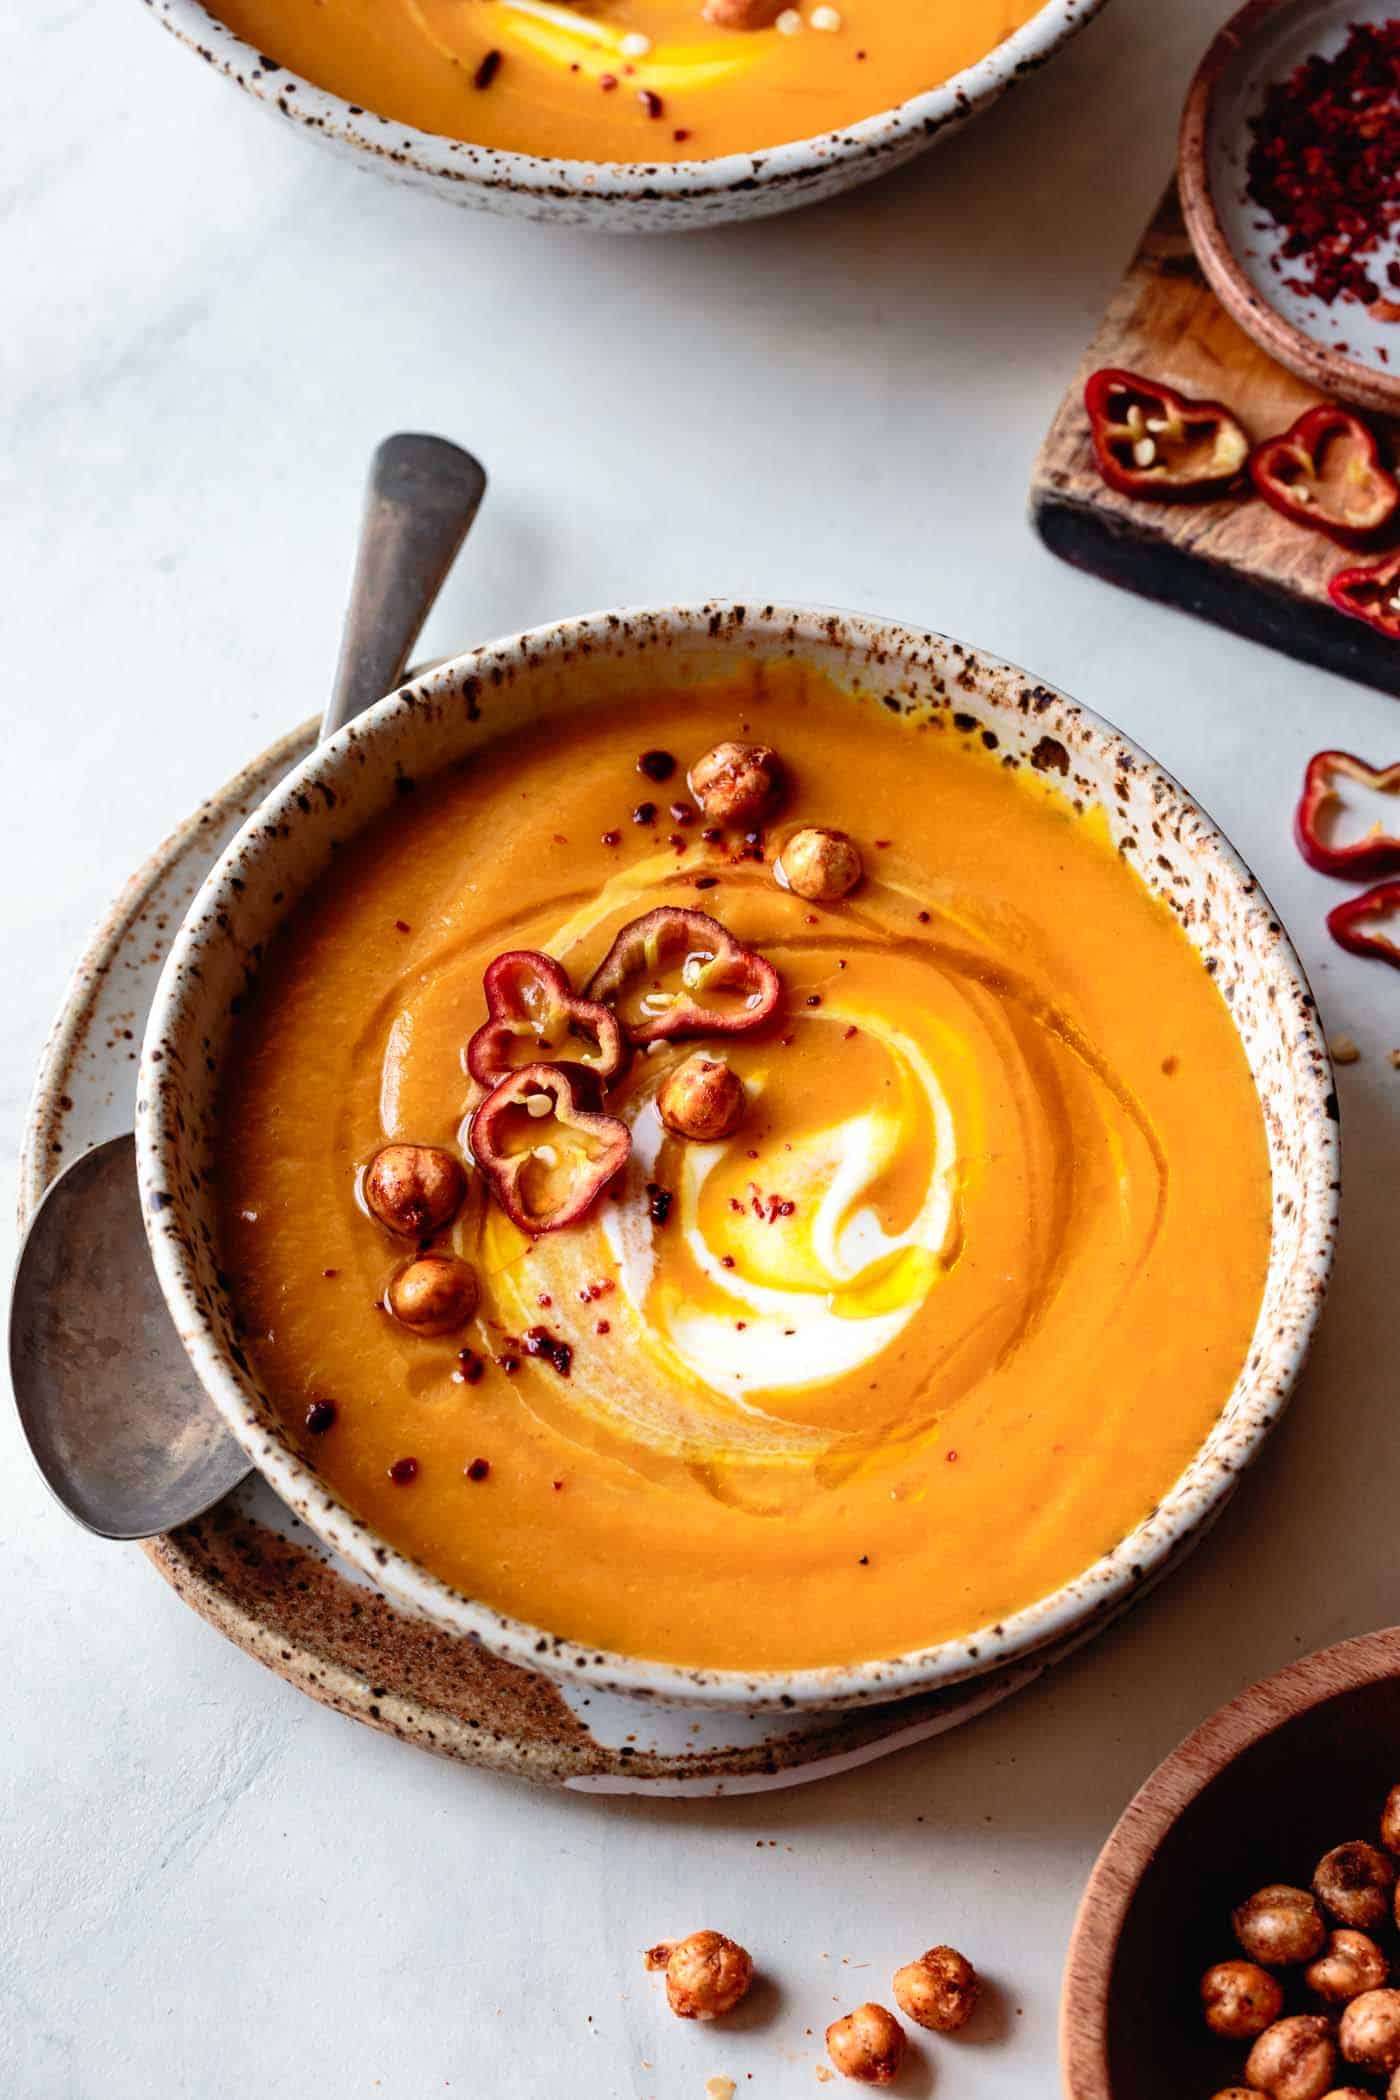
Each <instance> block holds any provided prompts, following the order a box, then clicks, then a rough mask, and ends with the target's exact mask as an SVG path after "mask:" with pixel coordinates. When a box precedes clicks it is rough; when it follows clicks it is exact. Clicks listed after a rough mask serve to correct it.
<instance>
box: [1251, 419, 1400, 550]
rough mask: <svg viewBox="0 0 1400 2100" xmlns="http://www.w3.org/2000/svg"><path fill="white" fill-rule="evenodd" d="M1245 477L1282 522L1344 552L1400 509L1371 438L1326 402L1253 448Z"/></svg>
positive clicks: (1399, 487) (1395, 485) (1394, 484)
mask: <svg viewBox="0 0 1400 2100" xmlns="http://www.w3.org/2000/svg"><path fill="white" fill-rule="evenodd" d="M1249 478H1250V480H1251V481H1252V482H1253V483H1254V486H1255V488H1256V489H1257V490H1258V491H1259V494H1260V495H1261V496H1262V497H1263V498H1264V501H1265V502H1266V503H1269V504H1272V506H1273V508H1274V509H1275V510H1276V511H1278V512H1279V513H1280V514H1281V515H1282V516H1283V517H1285V518H1292V519H1293V521H1294V523H1295V524H1298V525H1311V526H1312V527H1313V528H1314V529H1315V530H1316V531H1318V532H1325V533H1326V534H1327V535H1328V536H1329V538H1331V539H1334V540H1340V541H1341V543H1342V545H1343V546H1344V547H1349V546H1356V545H1357V544H1359V543H1360V542H1361V541H1363V540H1368V539H1373V538H1374V537H1375V535H1376V534H1377V533H1378V532H1381V531H1383V530H1384V528H1385V527H1386V526H1387V525H1388V524H1389V523H1390V521H1391V519H1392V518H1393V517H1394V516H1395V513H1396V511H1397V510H1400V481H1397V480H1396V479H1395V476H1394V475H1393V474H1392V473H1391V471H1390V469H1389V468H1388V467H1386V466H1385V465H1383V464H1382V461H1381V455H1380V448H1379V446H1378V445H1377V443H1376V439H1375V434H1374V432H1373V431H1372V430H1371V429H1370V428H1369V427H1368V426H1367V425H1366V424H1365V423H1363V422H1362V420H1361V418H1360V416H1354V415H1353V414H1352V413H1351V411H1350V409H1346V408H1338V407H1337V406H1336V404H1335V403H1334V402H1331V401H1320V402H1319V403H1318V405H1317V407H1316V408H1310V409H1308V410H1307V411H1306V413H1305V414H1303V415H1301V416H1299V418H1298V420H1297V422H1296V423H1294V424H1293V425H1292V427H1291V428H1290V429H1288V430H1285V431H1284V432H1283V434H1282V436H1281V437H1272V438H1266V439H1265V440H1264V442H1263V444H1262V445H1256V446H1255V448H1254V450H1253V451H1252V452H1251V453H1250V455H1249Z"/></svg>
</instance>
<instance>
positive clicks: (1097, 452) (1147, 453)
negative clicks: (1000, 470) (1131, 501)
mask: <svg viewBox="0 0 1400 2100" xmlns="http://www.w3.org/2000/svg"><path fill="white" fill-rule="evenodd" d="M1084 406H1085V409H1086V410H1087V412H1088V416H1089V436H1090V439H1091V441H1092V443H1093V447H1094V458H1095V460H1096V462H1097V464H1098V469H1099V472H1100V474H1102V476H1103V478H1104V480H1105V481H1106V482H1107V483H1108V485H1109V487H1110V488H1111V489H1117V491H1118V493H1119V495H1120V496H1145V497H1147V498H1148V499H1149V500H1150V501H1152V502H1157V503H1161V502H1183V501H1189V500H1190V499H1192V498H1197V499H1203V498H1205V497H1207V496H1218V495H1220V494H1221V493H1222V491H1223V490H1225V489H1227V488H1228V487H1229V486H1230V483H1231V482H1232V481H1234V480H1235V479H1236V477H1237V476H1238V475H1239V474H1240V473H1241V472H1242V471H1243V468H1244V465H1245V462H1246V460H1247V459H1248V458H1249V439H1248V437H1247V436H1246V434H1245V429H1244V425H1243V424H1242V423H1241V422H1240V420H1239V418H1238V416H1235V415H1232V414H1231V412H1230V410H1229V409H1228V408H1226V407H1225V405H1224V403H1223V402H1220V401H1194V400H1192V399H1191V397H1190V396H1189V395H1187V394H1179V393H1177V391H1176V389H1175V387H1170V386H1166V385H1165V384H1164V383H1163V382H1162V381H1161V380H1159V379H1145V378H1144V377H1143V376H1142V374H1141V373H1138V372H1124V371H1120V370H1119V369H1118V368H1117V367H1116V366H1113V365H1107V366H1105V367H1104V368H1103V369H1102V370H1101V371H1098V372H1094V373H1091V375H1090V377H1089V380H1088V383H1087V385H1086V386H1085V388H1084Z"/></svg>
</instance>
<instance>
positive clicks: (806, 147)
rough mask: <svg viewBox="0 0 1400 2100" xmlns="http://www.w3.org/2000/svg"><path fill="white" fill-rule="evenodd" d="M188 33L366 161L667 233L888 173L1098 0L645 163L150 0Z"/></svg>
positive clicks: (436, 183)
mask: <svg viewBox="0 0 1400 2100" xmlns="http://www.w3.org/2000/svg"><path fill="white" fill-rule="evenodd" d="M145 4H146V6H147V7H149V8H150V9H151V11H152V13H153V14H154V15H155V17H156V20H157V21H158V22H160V23H161V24H162V25H163V26H164V27H165V28H166V29H169V30H170V31H172V33H173V34H174V35H175V36H177V37H179V39H180V41H181V43H182V44H184V45H186V46H187V47H188V49H189V50H191V51H193V52H194V53H195V54H196V55H197V56H198V57H200V58H202V59H203V60H204V61H205V63H206V65H210V66H212V67H213V68H214V69H215V71H216V72H219V73H222V74H223V75H224V77H225V79H228V80H231V81H233V82H234V84H235V85H236V86H238V87H241V88H242V89H244V91H245V92H246V93H247V94H249V95H251V96H252V97H253V98H254V100H255V101H258V102H261V103H262V104H264V106H265V107H266V108H268V109H269V110H271V111H272V112H273V113H274V114H278V115H281V116H282V117H284V118H286V120H287V121H288V122H289V123H292V124H295V125H297V126H298V127H299V128H300V129H301V130H303V131H304V132H306V133H307V135H308V136H309V137H311V138H315V139H319V140H321V141H322V142H323V143H325V144H326V145H329V146H331V147H333V148H334V149H336V150H337V151H339V152H341V153H347V154H350V155H352V156H353V157H355V158H357V159H358V160H359V161H360V163H361V165H362V166H365V167H376V168H378V169H379V170H380V171H381V173H383V174H386V175H389V176H391V177H392V178H394V179H395V180H396V181H399V182H405V183H409V184H412V185H413V186H414V187H415V188H417V189H426V190H432V191H433V192H435V193H436V195H438V196H439V197H447V198H450V199H451V201H452V202H453V203H455V204H470V205H475V206H478V207H480V208H482V209H484V210H487V211H495V212H505V213H510V214H512V215H514V216H515V217H518V218H526V219H554V220H558V221H560V222H562V223H564V224H567V225H573V226H589V227H593V228H595V229H598V230H602V231H606V232H609V233H674V232H677V231H680V230H681V229H683V228H686V227H692V226H715V225H718V224H719V223H720V222H721V221H724V220H729V219H762V218H767V217H769V216H771V215H772V214H773V213H775V212H780V211H790V210H792V209H793V207H794V206H796V205H799V204H814V203H816V201H817V200H818V199H819V198H822V197H834V196H835V195H836V194H837V193H838V191H841V190H848V189H854V188H855V187H856V185H857V184H858V183H862V182H869V181H870V180H871V179H872V178H873V177H874V176H876V175H884V174H886V173H888V171H889V170H890V169H891V168H897V167H899V166H901V165H902V163H903V162H905V161H906V160H912V159H913V157H914V155H915V154H916V153H922V152H924V151H925V149H926V148H927V147H929V146H931V145H932V144H933V143H934V141H935V140H936V139H939V138H942V137H943V136H944V135H945V134H947V133H949V132H951V131H954V130H956V129H957V128H958V126H959V125H961V124H965V123H966V122H967V120H968V118H969V117H974V116H976V115H977V114H978V112H979V111H981V110H983V109H986V108H988V107H989V105H990V104H991V103H993V102H995V101H996V100H997V98H998V96H1000V95H1002V94H1004V93H1005V91H1006V89H1007V88H1008V87H1010V86H1012V85H1013V84H1014V82H1016V81H1018V80H1021V79H1023V78H1024V76H1025V75H1026V74H1027V73H1034V72H1035V71H1036V70H1037V69H1038V68H1039V67H1041V66H1043V65H1044V64H1045V62H1046V60H1047V59H1049V58H1052V57H1053V56H1054V54H1055V53H1056V52H1057V51H1058V50H1059V48H1060V46H1061V45H1062V44H1064V43H1066V42H1067V41H1068V39H1069V38H1070V37H1071V36H1073V34H1074V32H1075V31H1076V30H1077V29H1081V28H1082V27H1083V26H1084V24H1085V23H1086V22H1087V21H1089V20H1090V18H1091V17H1092V16H1094V15H1096V14H1097V13H1098V11H1099V9H1100V8H1101V7H1102V6H1103V5H1104V4H1105V0H1044V5H1043V6H1042V7H1041V8H1040V10H1039V12H1038V13H1036V14H1034V15H1032V17H1031V19H1030V20H1029V22H1026V23H1025V24H1023V26H1022V27H1021V28H1020V29H1018V30H1017V31H1016V32H1015V34H1014V35H1012V36H1009V37H1008V38H1007V39H1006V41H1005V42H1004V43H1002V44H998V45H997V47H996V49H995V50H993V51H990V52H988V54H987V56H986V57H985V58H982V59H979V60H978V62H977V64H976V65H973V66H968V67H966V68H965V69H964V70H963V71H962V72H961V73H955V74H954V75H953V76H952V78H951V79H950V80H945V81H943V82H942V83H941V84H940V85H939V86H937V87H933V88H930V89H929V90H928V91H927V92H926V93H925V94H922V95H915V96H913V97H912V98H911V99H910V100H909V101H908V102H902V103H901V104H900V105H899V106H898V107H897V108H895V109H887V110H881V111H879V112H878V113H876V114H874V115H872V116H869V117H866V118H864V119H863V120H862V121H861V122H860V123H858V124H851V125H848V126H847V127H846V128H845V129H844V130H841V131H829V132H823V133H821V134H820V135H819V136H818V137H816V138H810V139H798V140H795V141H794V142H792V143H791V144H788V145H784V146H772V147H768V148H766V149H764V150H760V151H755V152H753V153H730V154H725V155H722V156H720V157H719V158H717V159H715V160H689V161H674V162H665V163H662V164H659V165H658V164H652V163H648V162H641V161H637V162H612V161H581V160H546V159H542V158H540V157H538V156H536V155H533V154H528V153H499V152H493V151H490V150H488V149H487V148H486V147H484V146H473V145H469V144H464V143H463V142H462V141H460V140H458V139H446V138H439V137H437V136H435V135H434V134H432V133H430V132H425V131H415V130H414V129H413V127H412V126H411V125H408V124H400V123H398V122H396V121H393V120H391V119H390V118H388V117H380V116H376V115H375V114H374V112H373V111H372V110H363V109H359V108H356V107H353V106H352V105H351V104H350V103H348V102H346V101H345V100H344V99H343V98H342V97H341V96H339V95H333V94H331V93H330V92H329V91H328V90H326V89H324V88H319V87H317V86H316V85H315V83H314V82H313V81H309V80H303V79H301V78H299V77H298V75H296V74H295V73H292V72H290V71H289V70H288V69H287V68H286V67H285V66H280V65H276V64H275V63H273V61H272V60H270V59H269V58H267V57H266V56H265V55H264V54H263V53H261V52H258V51H255V50H254V49H253V47H252V45H251V44H245V43H244V42H243V41H242V39H241V38H240V37H237V36H235V35H234V34H233V31H232V30H230V29H226V28H225V27H224V25H223V23H222V22H220V21H218V20H216V18H215V16H214V15H212V14H210V13H209V11H208V10H207V9H206V8H204V7H202V6H201V5H200V4H199V0H145Z"/></svg>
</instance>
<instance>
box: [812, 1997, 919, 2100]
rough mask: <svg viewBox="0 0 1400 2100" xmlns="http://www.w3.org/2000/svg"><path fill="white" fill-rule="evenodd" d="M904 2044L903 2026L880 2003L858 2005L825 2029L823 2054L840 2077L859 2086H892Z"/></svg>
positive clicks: (897, 2071)
mask: <svg viewBox="0 0 1400 2100" xmlns="http://www.w3.org/2000/svg"><path fill="white" fill-rule="evenodd" d="M906 2046H907V2044H906V2042H905V2039H904V2029H903V2028H902V2027H901V2026H900V2024H899V2022H898V2020H897V2019H896V2018H895V2016H894V2014H893V2013H892V2012H889V2011H887V2010H886V2008H885V2007H884V2006H883V2005H872V2004H869V2003H867V2004H865V2005H858V2006H857V2007H856V2009H855V2011H854V2012H848V2013H843V2014H842V2016H841V2018H840V2019H839V2020H833V2021H832V2023H831V2025H830V2026H829V2027H828V2028H827V2030H826V2053H827V2055H828V2056H829V2057H830V2058H831V2061H832V2063H833V2064H834V2065H835V2066H836V2069H837V2070H838V2071H839V2072H840V2073H841V2076H842V2077H843V2078H854V2079H855V2080H856V2082H857V2084H859V2085H892V2084H893V2083H894V2080H895V2079H896V2078H897V2077H898V2076H899V2067H900V2065H901V2064H902V2063H903V2062H904V2051H905V2048H906Z"/></svg>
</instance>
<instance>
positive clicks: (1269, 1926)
mask: <svg viewBox="0 0 1400 2100" xmlns="http://www.w3.org/2000/svg"><path fill="white" fill-rule="evenodd" d="M1231 1922H1232V1923H1233V1925H1234V1928H1235V1938H1236V1939H1237V1940H1238V1941H1239V1943H1240V1945H1241V1947H1242V1948H1243V1949H1244V1951H1245V1953H1246V1954H1247V1955H1248V1956H1249V1958H1250V1960H1251V1961H1257V1962H1260V1963H1262V1964H1263V1966H1264V1967H1265V1968H1266V1969H1279V1968H1283V1967H1285V1966H1286V1965H1287V1964H1288V1963H1289V1962H1295V1961H1311V1960H1312V1959H1313V1957H1314V1955H1318V1954H1321V1952H1322V1948H1323V1943H1324V1941H1325V1940H1326V1938H1327V1927H1326V1926H1325V1925H1324V1924H1323V1922H1322V1912H1321V1911H1320V1910H1319V1909H1318V1907H1317V1903H1316V1901H1315V1900H1314V1898H1313V1897H1311V1896H1310V1895H1309V1894H1308V1892H1307V1890H1306V1889H1295V1888H1290V1887H1289V1885H1288V1883H1287V1882H1283V1881H1271V1882H1270V1883H1269V1884H1268V1886H1267V1888H1262V1889H1256V1890H1255V1892H1254V1894H1253V1895H1252V1896H1251V1897H1250V1898H1249V1901H1248V1902H1247V1903H1242V1904H1241V1905H1240V1907H1239V1909H1238V1910H1237V1911H1236V1912H1235V1914H1234V1917H1233V1919H1232V1920H1231Z"/></svg>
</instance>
